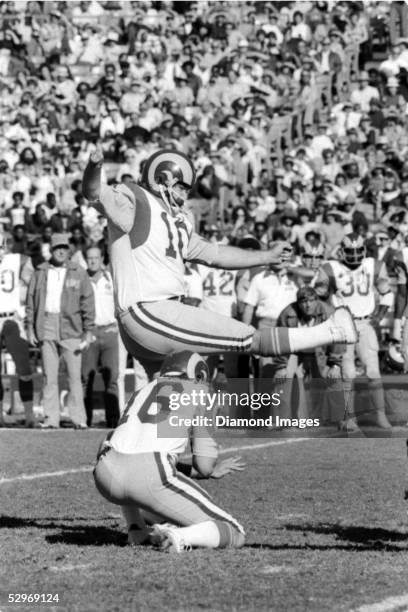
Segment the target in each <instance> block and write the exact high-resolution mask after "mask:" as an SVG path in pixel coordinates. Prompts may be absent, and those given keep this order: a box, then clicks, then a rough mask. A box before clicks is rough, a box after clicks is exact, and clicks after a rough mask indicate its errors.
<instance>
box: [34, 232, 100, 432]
mask: <svg viewBox="0 0 408 612" xmlns="http://www.w3.org/2000/svg"><path fill="white" fill-rule="evenodd" d="M69 248H70V245H69V239H68V235H67V234H53V236H52V237H51V259H50V261H49V262H46V263H43V264H41V265H40V266H39V267H38V269H37V270H36V271H35V272H34V274H33V276H32V278H31V281H30V284H29V287H28V294H27V304H26V309H27V331H28V339H29V342H30V343H31V344H33V345H37V344H39V345H40V348H41V356H42V361H43V370H44V376H45V384H44V389H43V406H44V417H45V422H44V425H43V426H44V427H45V428H56V427H59V405H60V402H59V389H58V369H59V358H60V357H63V358H64V361H65V364H66V368H67V383H68V390H69V400H68V407H69V412H70V417H71V419H72V422H73V424H74V426H75V427H76V428H78V429H85V428H86V414H85V406H84V401H83V394H82V384H81V361H82V351H84V350H85V349H87V348H88V347H89V345H90V344H91V342H92V340H93V330H94V327H95V300H94V294H93V290H92V286H91V282H90V280H89V277H88V274H87V273H86V271H85V270H84V269H83V268H81V266H79V265H78V264H75V263H72V262H69V261H68V255H69Z"/></svg>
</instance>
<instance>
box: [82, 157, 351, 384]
mask: <svg viewBox="0 0 408 612" xmlns="http://www.w3.org/2000/svg"><path fill="white" fill-rule="evenodd" d="M102 165H103V155H102V152H101V150H100V149H97V150H96V151H95V152H94V153H93V154H92V155H91V158H90V160H89V163H88V165H87V167H86V169H85V173H84V178H83V193H84V195H85V197H86V198H87V199H88V200H89V201H90V202H91V204H92V205H93V206H95V207H96V208H97V209H98V210H99V211H100V212H101V213H102V214H104V215H105V216H106V218H107V220H108V229H109V243H110V245H109V246H110V260H111V268H112V277H113V282H114V293H115V299H116V310H117V317H118V321H119V329H120V332H121V335H122V338H123V341H124V344H125V346H126V348H127V349H128V351H129V353H131V354H132V355H133V356H134V357H136V358H137V359H139V360H140V361H141V363H142V364H143V366H144V367H145V369H146V371H147V372H148V373H149V374H150V375H152V373H153V372H156V371H157V370H158V369H159V367H160V363H161V361H162V360H163V359H164V357H165V356H166V355H169V354H170V353H174V352H178V351H182V350H187V349H188V350H193V351H197V352H200V353H202V354H204V355H209V354H214V353H223V352H228V351H241V352H247V353H248V352H249V353H255V354H258V355H265V356H270V355H280V354H289V353H295V352H298V351H302V350H304V349H310V348H315V347H317V346H322V345H326V344H331V343H333V342H345V343H354V342H355V341H356V339H357V334H356V329H355V326H354V323H353V319H352V317H351V315H350V312H349V311H348V309H347V308H344V307H342V308H339V309H337V310H336V311H335V312H334V314H333V315H332V316H331V317H330V318H329V319H328V320H327V321H326V322H325V323H322V324H321V325H319V326H317V327H314V328H310V329H309V328H304V329H285V328H282V329H279V328H272V329H267V330H262V331H257V330H255V329H254V328H253V327H252V326H250V325H245V324H244V323H242V322H240V321H236V320H234V319H231V318H229V317H225V316H222V315H216V314H214V313H212V312H210V311H206V310H204V309H197V308H194V307H192V306H189V305H187V304H183V303H181V299H182V296H183V293H184V280H183V276H184V262H185V261H195V262H197V263H203V264H206V265H207V266H211V267H215V268H222V269H224V270H231V269H233V270H236V269H240V268H251V267H254V266H260V265H270V264H274V263H278V262H285V261H288V259H289V258H290V255H291V247H290V245H289V244H288V243H286V242H277V243H275V244H274V245H273V246H272V248H271V249H270V250H269V251H248V250H246V251H245V250H242V249H239V248H236V247H232V246H226V245H219V244H215V243H211V242H208V241H207V240H204V239H203V238H201V237H200V236H198V235H197V234H196V233H194V231H193V229H192V225H191V223H190V221H189V220H188V218H187V215H186V214H185V213H184V212H183V205H184V203H185V201H186V198H187V195H188V193H189V191H190V190H191V188H192V187H193V185H194V181H195V170H194V166H193V164H192V162H191V161H190V159H189V158H188V157H186V156H185V155H184V154H183V153H180V152H179V151H172V150H160V151H158V152H156V153H154V154H153V155H152V156H151V157H149V158H148V159H147V160H146V162H145V163H144V166H143V171H142V179H141V186H139V185H137V184H136V183H130V184H129V183H128V184H127V186H126V185H123V184H119V185H115V186H113V187H110V186H103V185H102V184H101V171H102Z"/></svg>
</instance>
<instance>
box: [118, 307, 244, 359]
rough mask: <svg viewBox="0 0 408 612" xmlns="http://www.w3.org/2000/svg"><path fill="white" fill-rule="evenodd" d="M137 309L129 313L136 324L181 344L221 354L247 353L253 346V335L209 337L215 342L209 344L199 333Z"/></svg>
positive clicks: (131, 308)
mask: <svg viewBox="0 0 408 612" xmlns="http://www.w3.org/2000/svg"><path fill="white" fill-rule="evenodd" d="M136 308H137V311H136ZM136 308H135V307H133V306H131V307H130V308H129V313H130V314H131V316H132V318H133V319H134V320H135V321H136V323H138V325H140V326H141V327H143V328H146V329H148V330H149V331H152V332H154V333H155V334H158V335H162V336H165V337H166V338H169V339H171V340H177V341H178V342H180V343H184V344H191V345H193V346H203V347H204V348H211V349H220V352H222V351H228V350H232V349H235V350H240V351H246V350H249V348H250V347H251V344H252V337H253V334H252V333H251V334H250V335H249V336H247V337H246V338H243V339H236V338H231V337H222V336H211V335H209V336H208V337H209V338H210V339H212V340H213V342H208V341H207V340H206V339H205V338H206V336H205V335H203V334H201V333H199V332H194V331H190V330H187V331H186V330H183V329H181V328H179V327H175V326H172V325H170V324H169V323H167V322H165V321H162V320H160V319H158V318H156V317H154V316H153V315H151V314H150V313H149V312H148V311H147V310H143V311H142V309H141V307H140V306H137V307H136Z"/></svg>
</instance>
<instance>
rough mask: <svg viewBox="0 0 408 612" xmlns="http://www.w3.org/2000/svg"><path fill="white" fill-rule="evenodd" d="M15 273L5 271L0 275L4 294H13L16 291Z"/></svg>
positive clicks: (0, 284) (0, 285)
mask: <svg viewBox="0 0 408 612" xmlns="http://www.w3.org/2000/svg"><path fill="white" fill-rule="evenodd" d="M14 287H15V281H14V272H13V270H3V272H2V273H1V274H0V289H1V291H3V292H4V293H11V292H12V291H13V290H14Z"/></svg>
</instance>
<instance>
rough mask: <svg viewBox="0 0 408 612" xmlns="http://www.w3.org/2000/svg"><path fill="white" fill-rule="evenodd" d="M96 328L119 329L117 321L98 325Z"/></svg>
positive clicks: (103, 329) (104, 329)
mask: <svg viewBox="0 0 408 612" xmlns="http://www.w3.org/2000/svg"><path fill="white" fill-rule="evenodd" d="M96 329H97V330H100V331H105V332H107V331H113V332H116V331H118V326H117V324H116V323H108V325H96Z"/></svg>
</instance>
